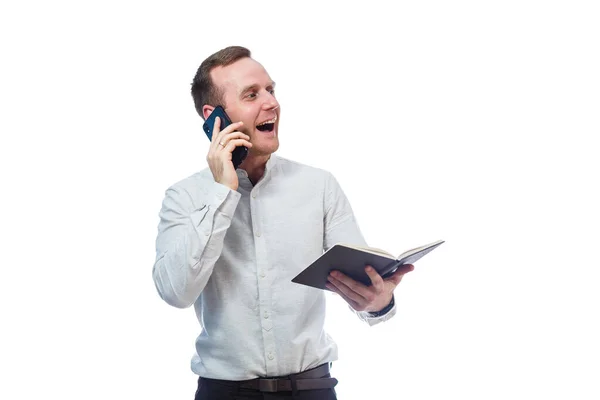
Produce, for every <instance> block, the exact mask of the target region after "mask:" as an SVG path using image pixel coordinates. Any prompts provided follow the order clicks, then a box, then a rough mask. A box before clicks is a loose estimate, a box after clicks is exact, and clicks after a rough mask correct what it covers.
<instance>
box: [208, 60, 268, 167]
mask: <svg viewBox="0 0 600 400" xmlns="http://www.w3.org/2000/svg"><path fill="white" fill-rule="evenodd" d="M211 77H212V80H213V83H214V84H215V85H216V86H217V87H218V88H220V89H221V90H222V91H223V100H224V103H225V104H223V107H224V108H225V112H227V115H229V118H231V121H232V122H238V121H242V122H243V123H244V125H243V127H242V128H241V129H240V131H241V132H243V133H245V134H247V135H248V136H250V142H251V143H252V148H251V149H250V154H249V155H254V156H261V155H268V154H271V153H273V152H275V151H276V150H277V149H278V148H279V138H278V132H279V131H278V127H279V112H280V109H279V103H278V102H277V100H276V99H275V83H274V82H273V81H272V80H271V77H270V76H269V74H268V73H267V71H265V69H264V68H263V66H262V65H260V64H259V63H258V62H256V61H255V60H253V59H251V58H242V59H240V60H238V61H236V62H234V63H233V64H230V65H228V66H226V67H216V68H214V69H213V70H212V71H211Z"/></svg>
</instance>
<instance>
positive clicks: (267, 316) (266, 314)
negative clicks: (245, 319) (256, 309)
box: [264, 311, 269, 319]
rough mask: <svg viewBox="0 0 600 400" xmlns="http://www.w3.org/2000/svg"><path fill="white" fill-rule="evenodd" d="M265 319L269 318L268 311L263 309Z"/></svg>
mask: <svg viewBox="0 0 600 400" xmlns="http://www.w3.org/2000/svg"><path fill="white" fill-rule="evenodd" d="M264 315H265V319H269V313H268V312H267V311H265V314H264Z"/></svg>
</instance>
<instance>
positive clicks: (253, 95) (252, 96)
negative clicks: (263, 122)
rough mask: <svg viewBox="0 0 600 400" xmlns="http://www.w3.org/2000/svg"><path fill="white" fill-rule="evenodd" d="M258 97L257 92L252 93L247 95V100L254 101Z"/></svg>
mask: <svg viewBox="0 0 600 400" xmlns="http://www.w3.org/2000/svg"><path fill="white" fill-rule="evenodd" d="M256 96H257V94H256V92H250V93H248V94H247V95H246V98H247V99H254V98H256Z"/></svg>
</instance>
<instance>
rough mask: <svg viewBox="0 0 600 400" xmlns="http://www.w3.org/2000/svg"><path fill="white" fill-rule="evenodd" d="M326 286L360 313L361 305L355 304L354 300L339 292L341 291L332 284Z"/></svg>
mask: <svg viewBox="0 0 600 400" xmlns="http://www.w3.org/2000/svg"><path fill="white" fill-rule="evenodd" d="M325 286H326V287H327V288H328V289H329V290H331V291H332V292H333V293H335V294H337V295H339V296H340V297H341V298H342V299H344V300H345V301H346V303H348V304H350V307H352V308H354V309H355V310H357V311H360V310H359V308H360V305H359V304H358V303H357V302H355V301H354V300H352V299H351V298H349V297H348V296H346V295H345V294H344V293H341V292H340V291H339V289H337V288H336V287H335V286H333V285H332V284H331V283H327V284H325Z"/></svg>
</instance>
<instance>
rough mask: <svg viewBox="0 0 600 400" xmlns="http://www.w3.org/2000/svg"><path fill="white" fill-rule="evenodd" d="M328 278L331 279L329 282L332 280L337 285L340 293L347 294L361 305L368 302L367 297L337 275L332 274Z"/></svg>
mask: <svg viewBox="0 0 600 400" xmlns="http://www.w3.org/2000/svg"><path fill="white" fill-rule="evenodd" d="M327 280H329V282H331V284H332V285H333V286H335V287H336V289H337V292H338V294H340V295H342V294H343V295H345V296H346V297H347V298H348V299H350V300H352V301H354V302H356V303H357V304H359V305H362V304H365V303H367V302H368V300H367V299H366V298H365V297H363V296H362V295H361V294H360V293H358V292H356V291H355V290H353V289H352V288H350V287H349V286H348V285H346V284H345V283H344V282H342V281H340V280H338V279H336V278H335V277H333V276H331V275H330V276H329V277H327Z"/></svg>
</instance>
